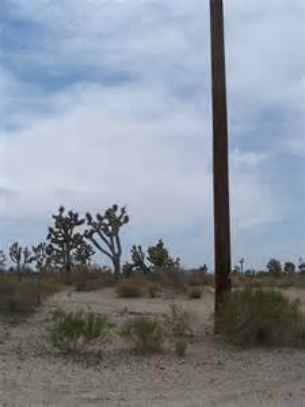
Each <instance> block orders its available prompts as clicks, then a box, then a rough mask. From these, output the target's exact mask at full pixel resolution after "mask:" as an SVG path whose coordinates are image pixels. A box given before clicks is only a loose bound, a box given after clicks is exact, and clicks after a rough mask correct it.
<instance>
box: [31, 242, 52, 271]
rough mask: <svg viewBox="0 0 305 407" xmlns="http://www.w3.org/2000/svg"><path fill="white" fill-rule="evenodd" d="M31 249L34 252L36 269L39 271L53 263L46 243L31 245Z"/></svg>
mask: <svg viewBox="0 0 305 407" xmlns="http://www.w3.org/2000/svg"><path fill="white" fill-rule="evenodd" d="M32 251H33V253H34V255H33V258H34V260H33V261H34V263H35V265H36V269H37V270H39V271H42V270H45V269H47V268H48V267H50V266H51V265H52V263H53V258H52V255H51V253H52V249H51V248H50V246H49V245H48V244H47V243H44V242H43V243H39V244H38V245H37V246H32Z"/></svg>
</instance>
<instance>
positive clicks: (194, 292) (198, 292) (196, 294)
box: [188, 287, 202, 299]
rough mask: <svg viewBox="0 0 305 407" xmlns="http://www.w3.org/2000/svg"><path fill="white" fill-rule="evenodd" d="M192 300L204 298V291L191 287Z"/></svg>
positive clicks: (190, 295)
mask: <svg viewBox="0 0 305 407" xmlns="http://www.w3.org/2000/svg"><path fill="white" fill-rule="evenodd" d="M188 296H189V298H191V299H198V298H201V297H202V289H201V288H200V287H191V288H190V289H189V292H188Z"/></svg>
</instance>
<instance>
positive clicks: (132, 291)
mask: <svg viewBox="0 0 305 407" xmlns="http://www.w3.org/2000/svg"><path fill="white" fill-rule="evenodd" d="M146 289H147V282H146V281H145V280H144V279H142V278H139V277H130V278H123V279H122V280H120V281H119V282H118V283H117V285H116V293H117V295H118V297H121V298H139V297H143V296H144V295H145V293H146Z"/></svg>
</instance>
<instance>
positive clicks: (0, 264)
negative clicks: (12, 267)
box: [0, 250, 6, 272]
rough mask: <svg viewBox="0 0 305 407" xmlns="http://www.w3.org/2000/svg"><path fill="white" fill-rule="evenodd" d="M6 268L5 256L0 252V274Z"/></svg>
mask: <svg viewBox="0 0 305 407" xmlns="http://www.w3.org/2000/svg"><path fill="white" fill-rule="evenodd" d="M5 266H6V256H5V254H4V251H3V250H0V272H1V271H3V270H4V269H5Z"/></svg>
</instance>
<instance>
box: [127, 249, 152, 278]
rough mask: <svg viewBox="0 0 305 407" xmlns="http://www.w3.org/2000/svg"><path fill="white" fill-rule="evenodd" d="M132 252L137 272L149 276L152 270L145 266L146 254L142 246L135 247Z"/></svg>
mask: <svg viewBox="0 0 305 407" xmlns="http://www.w3.org/2000/svg"><path fill="white" fill-rule="evenodd" d="M130 252H131V259H132V263H133V267H134V268H136V269H137V270H140V271H142V273H143V274H148V273H149V272H150V270H149V267H148V266H147V265H146V264H145V253H144V251H143V250H142V246H136V245H133V246H132V249H131V250H130Z"/></svg>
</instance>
